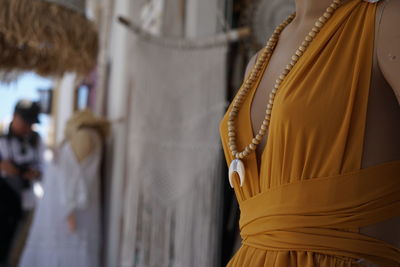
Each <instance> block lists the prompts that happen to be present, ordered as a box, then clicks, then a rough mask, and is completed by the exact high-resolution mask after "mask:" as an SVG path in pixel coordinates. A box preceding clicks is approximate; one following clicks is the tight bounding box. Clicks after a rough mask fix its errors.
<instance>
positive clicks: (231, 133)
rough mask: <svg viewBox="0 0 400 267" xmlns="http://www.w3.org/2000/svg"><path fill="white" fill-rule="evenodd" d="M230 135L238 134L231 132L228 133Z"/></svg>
mask: <svg viewBox="0 0 400 267" xmlns="http://www.w3.org/2000/svg"><path fill="white" fill-rule="evenodd" d="M228 136H229V137H231V136H236V133H234V132H229V133H228Z"/></svg>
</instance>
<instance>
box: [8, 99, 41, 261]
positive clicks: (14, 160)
mask: <svg viewBox="0 0 400 267" xmlns="http://www.w3.org/2000/svg"><path fill="white" fill-rule="evenodd" d="M39 113H40V107H39V105H38V103H36V102H32V101H30V100H20V101H19V102H18V103H17V105H16V106H15V110H14V116H13V119H12V121H11V123H10V125H9V126H8V127H6V131H5V133H3V135H1V136H0V217H1V220H0V265H1V264H3V265H6V264H7V262H8V258H9V254H10V249H11V245H12V243H13V241H14V240H15V237H16V233H17V229H18V228H19V227H21V226H22V225H24V221H29V210H30V208H31V207H32V206H33V204H32V203H30V202H32V201H33V198H32V194H33V193H32V182H33V181H34V180H36V179H39V178H40V176H41V172H42V162H43V147H44V146H43V143H42V140H41V138H40V136H39V134H38V133H37V132H35V131H34V130H33V129H32V126H33V125H34V124H35V123H39V118H38V117H39Z"/></svg>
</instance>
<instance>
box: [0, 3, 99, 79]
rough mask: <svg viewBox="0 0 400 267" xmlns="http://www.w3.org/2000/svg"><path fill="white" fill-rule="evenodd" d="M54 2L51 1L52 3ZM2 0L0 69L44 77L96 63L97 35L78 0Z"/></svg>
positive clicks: (82, 70) (85, 69) (83, 71)
mask: <svg viewBox="0 0 400 267" xmlns="http://www.w3.org/2000/svg"><path fill="white" fill-rule="evenodd" d="M53 2H54V3H53ZM63 2H65V4H64V3H62V1H60V0H47V1H43V0H1V1H0V69H2V70H3V71H5V72H8V71H15V70H17V71H35V72H37V73H38V74H40V75H43V76H59V75H62V74H63V73H65V72H76V73H78V74H80V75H86V74H87V73H89V72H90V71H91V70H92V69H93V67H94V66H95V63H96V58H97V53H98V34H97V30H96V28H95V25H94V24H93V23H92V22H90V21H89V20H88V19H87V18H86V17H85V15H84V14H83V12H78V10H77V8H76V7H77V5H73V4H71V3H73V2H77V0H63Z"/></svg>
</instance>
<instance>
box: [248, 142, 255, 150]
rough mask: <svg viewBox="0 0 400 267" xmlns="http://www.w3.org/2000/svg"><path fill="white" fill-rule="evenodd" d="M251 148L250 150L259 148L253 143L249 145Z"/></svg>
mask: <svg viewBox="0 0 400 267" xmlns="http://www.w3.org/2000/svg"><path fill="white" fill-rule="evenodd" d="M249 148H250V149H251V150H255V149H256V148H257V147H256V145H254V144H253V143H251V144H250V145H249Z"/></svg>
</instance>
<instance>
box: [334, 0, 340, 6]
mask: <svg viewBox="0 0 400 267" xmlns="http://www.w3.org/2000/svg"><path fill="white" fill-rule="evenodd" d="M341 2H342V1H341V0H333V3H335V4H338V5H340V3H341Z"/></svg>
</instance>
